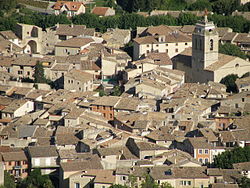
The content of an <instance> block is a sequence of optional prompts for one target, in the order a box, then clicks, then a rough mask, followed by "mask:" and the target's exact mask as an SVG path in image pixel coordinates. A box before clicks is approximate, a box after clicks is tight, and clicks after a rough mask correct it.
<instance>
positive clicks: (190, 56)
mask: <svg viewBox="0 0 250 188" xmlns="http://www.w3.org/2000/svg"><path fill="white" fill-rule="evenodd" d="M218 37H219V36H218V33H217V31H216V27H215V25H214V23H213V22H210V21H208V19H207V15H205V18H204V20H203V21H199V22H198V23H197V24H196V26H195V30H194V33H193V35H192V47H190V48H187V49H185V50H184V51H183V52H181V53H180V54H178V55H176V56H175V57H173V58H172V61H173V64H174V69H178V70H181V71H184V72H185V82H200V83H207V82H208V81H214V82H220V81H221V79H222V78H224V77H225V76H227V75H229V74H237V75H238V76H239V77H240V76H242V75H243V74H245V73H246V72H250V62H248V61H246V60H244V59H241V58H239V57H235V56H229V55H225V54H220V53H219V38H218Z"/></svg>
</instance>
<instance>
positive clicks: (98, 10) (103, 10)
mask: <svg viewBox="0 0 250 188" xmlns="http://www.w3.org/2000/svg"><path fill="white" fill-rule="evenodd" d="M108 9H110V8H109V7H95V8H94V9H93V10H92V13H93V14H96V15H98V16H105V14H106V12H107V11H108Z"/></svg>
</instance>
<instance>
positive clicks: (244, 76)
mask: <svg viewBox="0 0 250 188" xmlns="http://www.w3.org/2000/svg"><path fill="white" fill-rule="evenodd" d="M249 76H250V72H247V73H245V74H243V75H242V77H241V78H246V77H249Z"/></svg>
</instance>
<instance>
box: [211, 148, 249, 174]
mask: <svg viewBox="0 0 250 188" xmlns="http://www.w3.org/2000/svg"><path fill="white" fill-rule="evenodd" d="M249 161H250V147H249V146H247V147H244V148H241V147H238V148H234V149H232V150H231V151H229V150H227V151H225V152H223V153H221V154H219V155H218V156H216V157H215V159H214V163H213V165H214V167H216V168H226V169H229V168H233V163H240V162H249Z"/></svg>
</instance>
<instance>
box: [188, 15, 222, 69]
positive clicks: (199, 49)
mask: <svg viewBox="0 0 250 188" xmlns="http://www.w3.org/2000/svg"><path fill="white" fill-rule="evenodd" d="M207 14H208V13H207V11H205V16H204V20H203V21H199V22H198V23H197V24H196V26H195V30H194V33H193V35H192V67H193V68H197V69H202V70H203V69H204V68H206V67H208V66H209V65H211V64H213V63H214V62H216V61H218V41H219V36H218V33H217V31H216V28H215V25H214V23H213V22H209V21H208V18H207Z"/></svg>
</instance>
